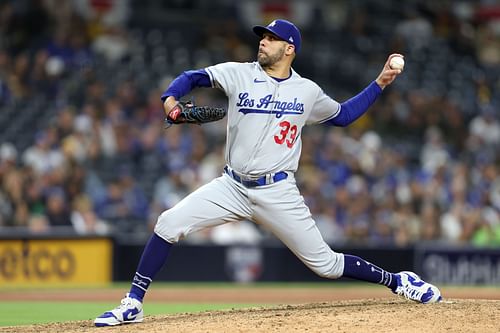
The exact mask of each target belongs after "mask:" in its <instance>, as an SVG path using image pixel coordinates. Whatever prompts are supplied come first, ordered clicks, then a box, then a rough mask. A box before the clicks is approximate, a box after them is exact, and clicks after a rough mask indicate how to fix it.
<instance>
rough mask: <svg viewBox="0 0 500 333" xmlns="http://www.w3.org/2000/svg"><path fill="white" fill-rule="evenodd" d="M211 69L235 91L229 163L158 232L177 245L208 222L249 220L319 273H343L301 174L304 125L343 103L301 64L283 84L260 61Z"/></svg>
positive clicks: (217, 81)
mask: <svg viewBox="0 0 500 333" xmlns="http://www.w3.org/2000/svg"><path fill="white" fill-rule="evenodd" d="M206 71H207V73H208V74H209V76H210V79H211V82H212V86H213V87H214V88H220V89H222V90H223V91H224V92H225V93H226V95H227V97H228V123H227V142H226V161H227V164H228V167H227V169H226V172H225V173H224V174H223V175H222V176H221V177H219V178H217V179H214V180H213V181H212V182H210V183H208V184H206V185H204V186H202V187H200V188H199V189H198V190H196V191H194V192H193V193H191V194H190V195H188V196H187V197H186V198H184V199H183V200H182V201H181V202H179V203H178V204H177V205H176V206H174V207H173V208H171V209H169V210H167V211H165V212H163V213H162V214H161V215H160V217H159V218H158V223H157V224H156V227H155V232H156V234H158V235H159V236H160V237H162V238H164V239H165V240H166V241H168V242H171V243H173V242H177V241H179V239H180V238H182V237H184V236H186V235H188V234H189V233H191V232H194V231H197V230H201V229H203V228H206V227H211V226H216V225H219V224H222V223H227V222H233V221H238V220H242V219H248V220H252V221H254V222H256V223H258V224H260V225H262V226H264V227H265V228H267V229H268V230H270V231H271V232H272V233H273V234H274V235H275V236H276V237H278V238H279V239H280V240H281V241H283V243H284V244H285V245H286V246H288V248H289V249H290V250H291V251H292V252H293V253H294V254H295V255H297V257H298V258H299V259H300V260H302V261H303V262H304V263H305V264H306V265H307V266H308V267H309V268H310V269H312V270H313V271H314V272H316V273H317V274H318V275H320V276H324V277H328V278H337V277H339V276H341V275H342V273H343V268H344V260H343V255H342V254H340V253H335V252H334V251H332V250H331V249H330V247H329V246H328V245H327V244H326V243H325V241H324V240H323V238H322V236H321V234H320V233H319V231H318V229H317V227H316V224H315V222H314V220H313V219H312V216H311V213H310V211H309V208H308V207H307V206H306V205H305V203H304V199H303V197H302V196H301V195H300V193H299V190H298V188H297V186H296V184H295V178H294V175H293V174H294V172H295V171H296V170H297V167H298V162H299V158H300V153H301V139H300V136H301V132H302V128H303V127H304V125H306V124H313V123H320V122H323V121H327V120H329V119H331V118H333V117H335V116H336V115H337V114H338V113H339V111H340V104H339V103H338V102H336V101H335V100H333V99H331V98H330V97H328V96H327V95H326V94H325V93H324V92H323V91H322V90H321V88H320V87H319V86H318V85H317V84H315V83H314V82H312V81H311V80H308V79H305V78H302V77H301V76H300V75H299V74H297V73H296V72H295V71H293V70H292V73H291V76H290V77H289V78H288V79H286V80H284V81H281V82H278V81H277V80H275V79H273V78H271V77H269V76H268V75H267V74H266V72H265V71H264V70H263V69H262V67H261V66H260V65H259V64H258V63H257V62H254V63H232V62H229V63H222V64H218V65H215V66H211V67H208V68H206ZM284 173H286V177H285V178H283V177H281V178H279V180H278V181H276V179H277V178H275V177H274V176H275V175H277V174H279V175H283V174H284ZM262 177H264V179H265V183H264V184H263V185H261V186H260V185H259V186H246V185H245V182H244V180H249V181H251V180H255V179H262ZM268 180H270V181H268ZM247 184H248V183H247Z"/></svg>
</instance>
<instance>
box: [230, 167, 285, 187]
mask: <svg viewBox="0 0 500 333" xmlns="http://www.w3.org/2000/svg"><path fill="white" fill-rule="evenodd" d="M224 171H225V172H226V173H227V174H228V175H229V176H230V177H231V178H233V179H234V180H236V181H237V182H238V183H240V184H242V185H243V186H245V187H257V186H264V185H269V184H273V183H276V182H279V181H280V180H283V179H286V178H287V177H288V174H287V173H286V172H285V171H280V172H276V173H275V174H270V175H267V176H262V177H260V178H257V179H252V180H247V179H242V177H241V176H240V175H238V174H237V173H236V172H235V171H233V170H232V169H230V168H229V167H228V166H227V165H226V166H225V167H224Z"/></svg>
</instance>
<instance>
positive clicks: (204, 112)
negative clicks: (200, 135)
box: [165, 102, 226, 128]
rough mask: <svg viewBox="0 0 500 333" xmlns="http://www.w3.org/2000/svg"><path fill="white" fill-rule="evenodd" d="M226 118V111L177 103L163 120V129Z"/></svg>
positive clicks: (188, 103) (189, 103)
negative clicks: (174, 125)
mask: <svg viewBox="0 0 500 333" xmlns="http://www.w3.org/2000/svg"><path fill="white" fill-rule="evenodd" d="M225 116H226V109H224V108H215V107H210V106H195V105H194V104H193V103H192V102H178V103H177V105H175V106H174V107H173V108H172V110H170V112H169V113H168V115H167V118H166V119H165V128H169V127H170V126H172V125H173V124H185V123H188V124H197V125H201V124H204V123H209V122H212V121H217V120H221V119H222V118H224V117H225Z"/></svg>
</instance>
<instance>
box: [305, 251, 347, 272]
mask: <svg viewBox="0 0 500 333" xmlns="http://www.w3.org/2000/svg"><path fill="white" fill-rule="evenodd" d="M332 252H333V251H332ZM311 269H312V270H313V271H314V273H316V274H317V275H319V276H320V277H322V278H326V279H338V278H340V277H341V276H342V274H343V273H344V257H343V254H341V253H336V252H333V256H332V258H331V260H329V262H328V264H326V265H322V266H318V267H311Z"/></svg>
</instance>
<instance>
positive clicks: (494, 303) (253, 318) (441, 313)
mask: <svg viewBox="0 0 500 333" xmlns="http://www.w3.org/2000/svg"><path fill="white" fill-rule="evenodd" d="M237 290H238V292H236V293H235V292H234V290H233V291H231V289H228V290H226V289H212V288H186V289H182V288H177V289H172V290H157V291H154V292H151V293H150V295H148V297H149V299H148V301H153V302H154V301H159V300H162V301H165V300H169V301H172V302H173V301H176V300H178V299H182V300H183V301H187V300H191V301H196V300H197V301H200V302H206V301H207V300H209V299H210V300H212V301H214V302H215V301H218V302H220V301H226V302H230V301H240V302H253V301H255V300H258V301H259V302H262V303H265V302H275V303H283V304H284V305H277V306H269V307H258V308H249V309H240V310H228V311H207V312H200V313H184V314H172V315H157V316H148V315H147V313H146V317H145V320H144V322H143V323H141V324H132V325H124V326H118V327H107V328H95V327H93V324H92V320H84V321H76V322H64V323H51V324H42V325H29V326H17V327H1V328H0V332H9V333H10V332H16V333H33V332H37V333H42V332H51V333H52V332H74V333H81V332H93V333H96V332H103V333H104V332H116V333H118V332H146V333H150V332H185V333H197V332H200V333H201V332H204V333H208V332H217V333H220V332H222V333H223V332H227V333H235V332H249V333H257V332H259V333H260V332H266V333H267V332H307V333H316V332H356V333H358V332H419V333H422V332H478V333H479V332H480V333H489V332H492V333H493V332H495V333H497V332H500V300H499V296H500V295H499V290H498V289H470V290H468V289H459V288H457V289H450V290H446V289H445V290H443V294H444V295H445V300H444V301H443V302H441V303H439V304H431V305H422V304H416V303H413V302H409V301H406V300H404V299H399V298H396V297H395V296H391V295H390V293H389V294H388V293H387V290H385V289H384V288H369V289H365V288H360V290H359V291H357V290H356V289H355V288H348V289H347V290H344V289H342V288H340V289H337V288H335V289H322V288H319V289H316V288H312V289H308V288H303V289H302V288H298V289H295V288H293V289H287V288H280V289H267V288H259V289H253V288H240V289H237ZM23 295H24V296H23ZM28 295H31V296H29V297H28ZM115 296H117V298H116V299H117V300H118V299H119V298H120V297H121V296H122V293H121V292H120V291H118V290H111V291H109V292H108V293H103V292H99V293H89V292H88V291H73V292H71V293H70V292H68V291H57V292H55V291H53V292H50V291H40V292H32V293H16V292H12V293H10V292H7V293H3V295H2V299H5V298H6V297H7V298H8V299H15V298H16V299H24V300H28V299H31V300H37V299H39V300H41V299H45V300H46V299H49V300H60V301H65V300H78V299H80V300H82V301H89V300H92V299H94V300H96V299H97V300H109V299H110V297H111V298H114V297H115ZM150 296H151V297H150ZM367 297H369V298H367ZM460 297H465V298H460ZM467 297H474V298H484V299H470V298H467ZM325 299H328V301H324V300H325ZM307 301H312V302H314V303H305V302H307ZM300 302H302V303H300ZM103 310H106V309H103Z"/></svg>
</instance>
